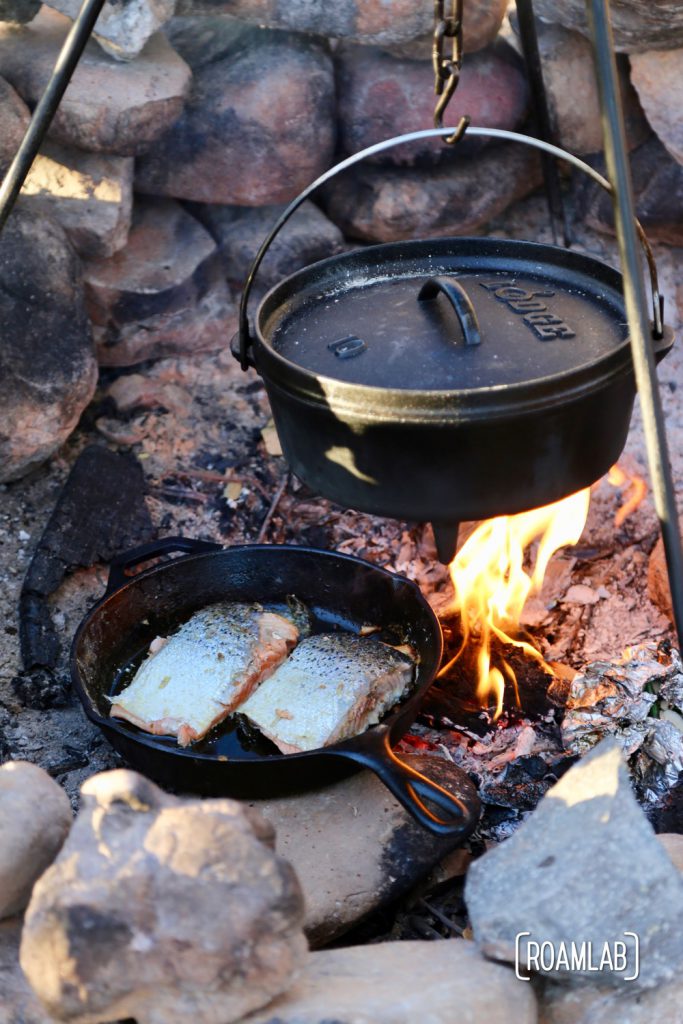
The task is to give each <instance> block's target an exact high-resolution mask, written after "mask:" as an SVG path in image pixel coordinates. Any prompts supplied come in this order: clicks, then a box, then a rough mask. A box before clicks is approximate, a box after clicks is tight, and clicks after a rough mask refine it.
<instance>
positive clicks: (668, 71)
mask: <svg viewBox="0 0 683 1024" xmlns="http://www.w3.org/2000/svg"><path fill="white" fill-rule="evenodd" d="M631 81H632V82H633V84H634V86H635V87H636V91H637V93H638V96H639V97H640V102H641V103H642V104H643V109H644V110H645V113H646V114H647V118H648V121H649V122H650V124H651V125H652V127H653V128H654V130H655V131H656V133H657V135H658V136H659V138H660V139H661V141H662V142H663V143H664V145H665V146H666V148H667V149H668V150H669V152H670V153H671V155H672V157H674V159H675V160H677V161H678V163H679V164H683V50H667V51H666V52H665V53H662V52H661V51H660V50H653V51H651V52H650V53H634V54H633V55H632V57H631Z"/></svg>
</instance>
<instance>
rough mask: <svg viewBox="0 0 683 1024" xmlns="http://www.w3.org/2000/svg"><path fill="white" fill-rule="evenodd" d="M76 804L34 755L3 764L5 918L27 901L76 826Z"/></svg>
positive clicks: (1, 886) (0, 857) (0, 909)
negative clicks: (30, 759) (73, 822)
mask: <svg viewBox="0 0 683 1024" xmlns="http://www.w3.org/2000/svg"><path fill="white" fill-rule="evenodd" d="M71 818H72V815H71V804H70V803H69V798H68V797H67V795H66V793H65V792H64V790H63V789H62V788H61V786H58V785H57V783H56V782H54V781H53V780H52V779H51V778H50V776H49V775H48V774H47V772H45V771H43V769H42V768H38V766H37V765H35V764H30V763H29V762H28V761H7V762H5V764H3V765H2V766H0V918H3V917H11V916H12V915H13V914H18V913H19V911H20V910H23V909H24V907H25V906H26V905H27V903H28V901H29V898H30V896H31V889H32V888H33V885H34V883H35V882H36V880H37V879H38V878H40V876H41V875H42V873H43V871H45V869H46V868H47V867H49V866H50V864H51V863H52V861H53V860H54V859H55V857H56V856H57V854H58V853H59V851H60V849H61V847H62V843H63V842H64V840H65V839H66V837H67V834H68V832H69V829H70V828H71Z"/></svg>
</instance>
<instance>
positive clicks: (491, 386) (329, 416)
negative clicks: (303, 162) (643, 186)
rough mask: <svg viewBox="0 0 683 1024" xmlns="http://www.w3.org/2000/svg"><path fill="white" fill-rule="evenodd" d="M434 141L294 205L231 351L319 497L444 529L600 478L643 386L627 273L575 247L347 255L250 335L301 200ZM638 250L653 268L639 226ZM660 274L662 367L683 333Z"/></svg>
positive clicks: (304, 278) (523, 245)
mask: <svg viewBox="0 0 683 1024" xmlns="http://www.w3.org/2000/svg"><path fill="white" fill-rule="evenodd" d="M469 133H470V134H480V135H493V136H495V137H499V138H506V139H513V140H515V141H521V142H526V143H530V144H532V145H540V146H542V145H543V144H542V143H538V141H537V140H534V139H529V138H528V137H527V136H523V135H517V134H515V133H512V132H503V131H494V130H490V131H489V130H484V129H478V128H470V129H469ZM431 134H433V135H438V134H446V130H444V131H443V132H441V133H440V132H438V131H435V132H416V133H411V134H410V135H405V136H399V137H398V138H397V139H391V140H389V141H388V142H386V143H380V144H379V145H378V146H374V147H370V149H368V150H364V151H363V152H362V153H359V154H356V155H355V156H354V157H350V158H349V159H348V160H345V161H344V162H343V163H342V164H339V165H338V166H337V167H335V168H332V169H331V170H330V171H328V172H327V173H326V174H324V175H323V176H322V177H321V178H319V179H318V180H317V181H316V182H314V183H313V184H312V185H311V186H309V188H308V189H306V191H305V192H304V193H302V194H301V195H300V196H299V197H298V198H297V199H296V200H294V202H293V203H292V204H291V205H290V206H289V207H288V209H287V210H286V211H285V212H284V213H283V215H282V216H281V217H280V218H279V220H278V222H277V224H276V225H275V227H274V228H273V230H272V232H271V234H270V235H269V237H268V238H267V239H266V241H265V242H264V244H263V246H262V247H261V250H260V252H259V254H258V255H257V257H256V260H255V262H254V265H253V267H252V272H251V274H250V278H249V280H248V282H247V287H246V288H245V292H244V295H243V300H242V308H241V317H240V334H239V335H238V337H237V338H236V339H235V342H234V343H233V351H234V352H235V354H236V355H237V356H238V357H239V358H240V359H241V362H242V366H243V367H245V368H246V366H247V365H252V366H255V367H256V369H257V370H258V372H259V373H260V374H261V375H262V377H263V380H264V382H265V385H266V389H267V392H268V397H269V399H270V403H271V406H272V410H273V417H274V420H275V424H276V427H277V431H278V434H279V436H280V440H281V442H282V448H283V451H284V454H285V456H286V458H287V460H288V462H289V463H290V465H291V467H292V468H293V470H294V472H295V473H296V474H297V475H298V476H299V477H300V478H301V479H302V480H304V481H305V482H306V483H307V484H308V485H309V486H310V487H311V488H313V490H314V491H316V492H318V493H321V494H323V495H325V496H326V497H327V498H330V499H332V500H334V501H336V502H339V503H340V504H342V505H345V506H349V507H352V508H356V509H360V510H363V511H366V512H372V513H375V514H379V515H389V516H394V517H397V518H406V519H414V520H431V521H433V522H436V523H442V524H447V523H451V522H455V523H457V522H459V521H460V520H473V519H485V518H489V517H491V516H495V515H500V514H501V513H514V512H520V511H524V510H526V509H529V508H535V507H537V506H540V505H545V504H548V503H550V502H552V501H555V500H557V499H559V498H561V497H563V496H565V495H567V494H570V493H572V492H574V491H577V490H579V489H580V488H583V487H585V486H587V485H588V484H590V483H592V482H593V481H595V480H596V479H597V478H598V477H600V476H601V475H602V474H603V473H605V472H606V471H607V470H608V469H609V467H610V466H611V465H612V464H613V463H614V462H615V461H616V460H617V458H618V456H619V454H620V453H621V451H622V449H623V446H624V443H625V441H626V435H627V432H628V428H629V422H630V418H631V411H632V407H633V401H634V397H635V380H634V374H633V366H632V361H631V353H630V347H629V339H628V332H627V325H626V312H625V308H624V299H623V294H622V280H621V275H620V274H619V273H618V272H617V271H616V270H614V269H612V268H611V267H609V266H607V265H606V264H604V263H602V262H600V261H599V260H597V259H594V258H592V257H589V256H586V255H583V254H580V253H577V252H571V251H568V250H566V249H562V248H559V247H556V246H551V245H542V244H536V243H531V242H520V241H515V240H509V239H499V238H438V239H432V240H429V241H411V242H402V243H394V244H383V245H373V246H370V247H367V248H363V249H360V250H357V251H353V252H349V253H344V254H342V255H340V256H335V257H333V258H332V259H327V260H324V261H322V262H320V263H316V264H315V265H313V266H310V267H308V268H306V269H303V270H300V271H298V272H296V273H294V274H292V275H291V276H290V277H288V278H286V279H285V280H284V281H282V282H281V283H280V284H278V285H277V286H276V287H275V288H273V289H272V290H271V291H270V292H269V293H268V294H267V295H266V296H265V298H264V299H263V301H262V302H261V303H260V306H259V307H258V311H257V313H256V318H255V329H254V330H253V331H252V330H251V329H250V326H249V321H248V318H247V302H248V298H249V291H250V289H251V285H252V283H253V280H254V275H255V274H256V272H257V270H258V267H259V265H260V262H261V260H262V258H263V256H264V255H265V253H266V251H267V249H268V246H269V244H270V242H271V241H272V239H273V238H274V237H275V235H276V234H277V232H278V231H279V230H280V228H281V227H282V225H283V224H284V223H285V222H286V220H288V218H289V216H291V214H292V213H293V212H294V211H295V210H296V209H297V207H298V206H299V205H300V204H301V202H303V200H304V199H306V198H308V196H309V195H310V194H311V193H312V192H313V191H314V190H315V189H316V188H318V187H319V185H320V184H322V183H324V182H325V181H327V180H329V178H331V177H332V176H333V175H334V174H336V173H338V171H339V170H340V169H343V168H346V167H348V166H350V165H351V164H352V163H355V162H357V161H358V160H360V159H362V158H363V157H364V156H367V155H369V154H370V153H374V152H377V151H379V150H381V149H385V148H388V147H390V146H391V145H395V144H398V143H402V142H407V141H410V140H412V139H414V138H416V137H423V136H426V135H431ZM546 148H547V147H546ZM553 151H554V152H556V153H557V152H562V151H558V150H556V149H553ZM564 156H565V157H566V158H567V159H569V160H571V162H572V163H574V164H576V165H577V166H579V167H580V168H581V169H582V170H585V171H587V173H589V174H591V175H592V176H593V177H594V178H595V179H596V180H598V181H599V182H600V183H601V184H602V185H603V186H605V187H606V188H608V189H609V187H610V186H609V183H608V182H607V181H606V180H605V179H604V178H602V177H601V176H600V175H599V174H597V172H595V171H594V170H593V169H592V168H591V167H589V166H588V165H587V164H584V163H583V162H582V161H579V160H577V158H575V157H572V156H571V154H564ZM641 238H642V240H643V242H644V245H645V247H646V252H647V253H648V256H649V257H651V252H650V250H649V246H647V242H646V240H645V239H644V236H642V229H641ZM650 264H651V266H650V269H651V273H652V275H653V276H652V281H653V306H654V321H653V351H654V355H655V358H656V359H657V360H659V359H661V358H662V357H663V355H664V354H665V353H666V352H667V351H668V349H669V348H670V347H671V344H672V335H671V332H670V331H669V330H668V329H664V328H663V327H662V323H661V316H662V313H661V303H660V299H659V295H658V290H657V282H656V269H655V268H654V262H653V261H652V260H650Z"/></svg>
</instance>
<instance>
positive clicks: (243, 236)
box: [192, 203, 344, 292]
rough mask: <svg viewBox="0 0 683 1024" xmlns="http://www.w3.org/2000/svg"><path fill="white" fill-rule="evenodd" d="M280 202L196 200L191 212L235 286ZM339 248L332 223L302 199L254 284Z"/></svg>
mask: <svg viewBox="0 0 683 1024" xmlns="http://www.w3.org/2000/svg"><path fill="white" fill-rule="evenodd" d="M283 209H284V206H212V205H206V206H205V205H203V204H196V205H193V206H192V213H193V214H194V216H195V217H197V219H198V220H200V221H201V222H202V224H203V225H204V226H205V227H206V229H207V231H208V232H209V233H210V234H211V236H212V238H213V239H214V240H215V242H216V244H217V245H218V248H219V250H220V254H221V259H222V262H223V267H224V268H225V272H226V274H227V276H228V280H229V281H230V282H231V283H232V284H235V285H236V286H237V287H238V288H241V287H242V285H243V284H244V282H245V280H246V278H247V273H248V272H249V268H250V266H251V264H252V262H253V259H254V257H255V256H256V253H257V252H258V250H259V248H260V246H261V243H262V242H263V241H264V239H265V238H266V235H267V234H268V232H269V231H270V229H271V228H272V227H273V225H274V223H275V221H276V220H277V218H278V217H279V215H280V214H281V213H282V211H283ZM343 248H344V236H343V235H342V233H341V231H340V230H339V228H338V227H337V226H336V224H333V223H332V221H331V220H330V219H329V218H328V217H326V216H325V214H324V213H323V212H322V210H319V209H318V207H317V206H314V205H313V203H303V204H302V205H301V206H300V207H299V209H298V210H297V211H296V213H295V214H294V215H293V216H292V218H291V220H289V221H288V222H287V223H286V224H285V226H284V227H283V228H282V230H281V231H280V233H279V234H278V235H277V236H276V238H275V240H274V241H273V244H272V245H271V247H270V249H269V250H268V253H267V254H266V256H265V258H264V260H263V263H262V264H261V266H260V267H259V272H258V277H257V278H256V287H257V289H258V290H259V291H260V292H263V291H264V290H265V289H268V288H272V286H273V285H274V284H277V283H278V281H281V280H282V279H283V278H284V277H287V275H288V274H291V273H293V272H294V271H295V270H298V269H299V268H300V267H305V266H307V265H308V264H309V263H315V262H316V261H317V260H322V259H325V258H326V257H327V256H334V255H335V254H336V253H338V252H341V251H342V249H343Z"/></svg>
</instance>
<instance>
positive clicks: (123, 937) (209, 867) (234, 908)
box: [20, 769, 306, 1024]
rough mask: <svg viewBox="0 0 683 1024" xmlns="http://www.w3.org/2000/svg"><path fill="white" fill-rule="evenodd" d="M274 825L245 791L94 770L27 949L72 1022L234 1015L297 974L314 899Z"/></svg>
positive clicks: (226, 1019)
mask: <svg viewBox="0 0 683 1024" xmlns="http://www.w3.org/2000/svg"><path fill="white" fill-rule="evenodd" d="M272 840H273V835H272V831H271V829H270V828H269V827H268V825H267V824H266V823H265V822H264V821H263V819H262V818H260V817H259V816H258V815H257V814H256V813H255V812H254V811H251V810H248V809H245V808H244V807H243V806H242V805H240V804H238V803H236V802H235V801H234V800H227V799H221V800H204V801H201V800H183V799H179V798H177V797H172V796H168V795H166V794H165V793H163V792H162V791H161V790H160V789H158V787H157V786H155V785H153V783H151V782H149V781H148V780H146V779H144V778H143V777H142V776H141V775H138V774H136V773H135V772H131V771H126V770H123V769H122V770H118V771H114V772H105V773H103V774H101V775H95V776H93V777H92V778H90V779H88V781H87V782H86V783H85V784H84V786H83V788H82V809H81V811H80V813H79V815H78V817H77V819H76V821H75V823H74V826H73V828H72V830H71V834H70V836H69V839H68V841H67V843H66V844H65V846H64V848H63V850H62V853H61V855H60V857H59V858H58V859H57V861H56V862H55V864H54V865H53V866H52V867H51V868H50V869H49V871H48V872H46V874H45V875H44V876H43V877H42V879H41V880H40V882H39V884H38V885H37V886H36V887H35V889H34V892H33V897H32V899H31V903H30V905H29V908H28V910H27V912H26V918H25V923H24V931H23V935H22V941H21V952H20V961H21V966H22V969H23V970H24V972H25V974H26V976H27V978H28V980H29V982H30V983H31V985H32V987H33V989H34V990H35V992H36V994H37V995H38V996H39V998H40V999H41V1001H42V1003H43V1004H44V1006H45V1008H46V1009H47V1011H48V1012H49V1013H51V1014H52V1015H53V1016H56V1017H58V1018H59V1019H61V1020H63V1021H72V1022H74V1024H76V1022H82V1024H85V1022H93V1021H107V1020H118V1019H120V1018H125V1017H134V1018H135V1019H136V1021H137V1022H138V1024H173V1022H176V1021H187V1020H192V1021H195V1022H196V1024H230V1022H231V1021H235V1020H238V1019H240V1018H241V1017H243V1016H244V1014H246V1013H248V1012H250V1011H252V1010H254V1009H257V1008H258V1007H260V1006H264V1005H265V1004H266V1003H268V1002H269V1001H270V1000H271V999H273V998H274V997H275V996H277V995H279V994H280V993H281V992H282V991H283V990H284V989H286V988H288V987H289V985H290V984H291V982H292V980H293V978H294V974H295V972H296V971H298V970H299V968H300V967H301V966H302V964H303V960H304V957H305V956H306V943H305V940H304V937H303V934H302V932H301V927H300V925H301V920H302V918H303V903H302V898H301V892H300V889H299V885H298V882H297V880H296V876H295V875H294V872H293V871H292V869H291V868H290V866H289V865H288V864H286V863H285V862H284V861H283V860H281V859H280V858H278V857H276V856H275V854H274V853H273V852H272V850H271V848H270V847H271V845H272Z"/></svg>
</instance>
